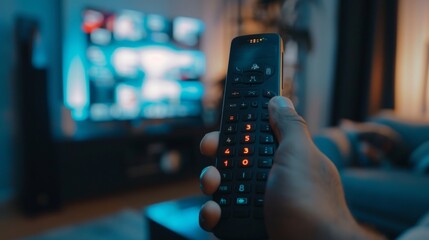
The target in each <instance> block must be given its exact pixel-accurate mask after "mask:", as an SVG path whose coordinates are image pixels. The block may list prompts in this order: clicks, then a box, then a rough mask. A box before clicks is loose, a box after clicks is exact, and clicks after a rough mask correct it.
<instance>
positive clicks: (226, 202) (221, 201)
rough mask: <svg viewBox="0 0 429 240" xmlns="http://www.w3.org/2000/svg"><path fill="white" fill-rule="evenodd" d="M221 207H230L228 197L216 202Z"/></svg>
mask: <svg viewBox="0 0 429 240" xmlns="http://www.w3.org/2000/svg"><path fill="white" fill-rule="evenodd" d="M216 202H217V203H218V204H219V205H220V206H221V207H223V206H228V205H229V204H230V203H231V202H230V200H229V198H228V197H225V196H223V197H220V198H219V199H218V200H217V201H216Z"/></svg>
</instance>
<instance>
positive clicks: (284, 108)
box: [268, 96, 311, 150]
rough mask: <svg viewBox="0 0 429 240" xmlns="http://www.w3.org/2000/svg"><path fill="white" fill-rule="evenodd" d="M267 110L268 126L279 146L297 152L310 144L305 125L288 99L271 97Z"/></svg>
mask: <svg viewBox="0 0 429 240" xmlns="http://www.w3.org/2000/svg"><path fill="white" fill-rule="evenodd" d="M268 109H269V113H270V124H271V127H272V129H273V132H274V135H275V136H276V138H277V140H278V142H279V144H285V145H286V146H288V148H289V149H290V150H292V149H296V150H297V149H300V148H302V147H304V146H306V145H307V144H308V143H310V142H311V137H310V134H309V131H308V129H307V124H306V122H305V120H304V119H303V118H302V117H301V116H299V115H298V113H297V112H296V111H295V107H294V105H293V103H292V101H291V100H290V99H288V98H285V97H281V96H277V97H273V98H272V99H271V100H270V102H269V104H268ZM300 145H301V147H300Z"/></svg>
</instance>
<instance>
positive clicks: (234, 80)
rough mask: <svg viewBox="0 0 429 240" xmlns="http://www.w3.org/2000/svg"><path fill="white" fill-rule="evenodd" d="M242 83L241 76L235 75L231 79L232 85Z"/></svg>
mask: <svg viewBox="0 0 429 240" xmlns="http://www.w3.org/2000/svg"><path fill="white" fill-rule="evenodd" d="M241 82H242V77H241V75H235V76H234V77H232V83H234V84H238V83H241Z"/></svg>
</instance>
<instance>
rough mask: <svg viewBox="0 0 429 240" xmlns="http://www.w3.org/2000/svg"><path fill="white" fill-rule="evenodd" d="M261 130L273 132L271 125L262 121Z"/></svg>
mask: <svg viewBox="0 0 429 240" xmlns="http://www.w3.org/2000/svg"><path fill="white" fill-rule="evenodd" d="M261 131H262V132H271V126H270V124H268V123H262V124H261Z"/></svg>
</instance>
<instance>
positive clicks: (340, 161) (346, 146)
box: [313, 128, 353, 170]
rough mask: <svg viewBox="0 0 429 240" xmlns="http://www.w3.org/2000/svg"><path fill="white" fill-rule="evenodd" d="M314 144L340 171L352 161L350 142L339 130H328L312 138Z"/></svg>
mask: <svg viewBox="0 0 429 240" xmlns="http://www.w3.org/2000/svg"><path fill="white" fill-rule="evenodd" d="M313 141H314V144H315V145H316V146H317V147H318V148H319V150H320V151H321V152H322V153H323V154H325V155H326V156H327V157H328V158H329V159H330V160H331V161H332V162H333V163H334V164H335V166H336V167H337V169H338V170H341V169H343V168H345V167H347V166H349V165H350V164H351V162H352V159H353V152H352V151H353V148H352V146H351V143H350V140H349V139H348V137H347V136H346V134H345V133H344V131H342V130H341V129H339V128H328V129H325V130H324V131H322V132H321V133H320V134H317V135H315V136H313Z"/></svg>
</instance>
